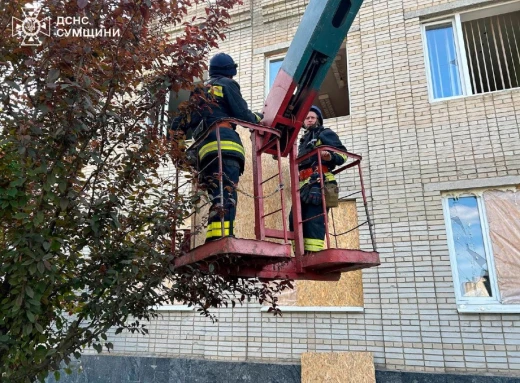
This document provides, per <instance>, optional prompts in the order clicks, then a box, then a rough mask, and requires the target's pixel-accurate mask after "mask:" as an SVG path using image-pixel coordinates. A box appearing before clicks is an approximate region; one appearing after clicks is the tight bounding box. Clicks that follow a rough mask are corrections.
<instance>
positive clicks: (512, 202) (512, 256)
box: [484, 191, 520, 304]
mask: <svg viewBox="0 0 520 383" xmlns="http://www.w3.org/2000/svg"><path fill="white" fill-rule="evenodd" d="M484 201H485V204H486V211H487V221H488V224H489V236H490V238H491V243H492V248H493V257H494V261H495V267H496V273H497V283H498V290H499V292H500V297H501V301H502V303H504V304H513V303H520V279H519V276H520V192H519V191H516V192H513V191H507V192H503V191H487V192H485V193H484Z"/></svg>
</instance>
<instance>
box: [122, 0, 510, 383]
mask: <svg viewBox="0 0 520 383" xmlns="http://www.w3.org/2000/svg"><path fill="white" fill-rule="evenodd" d="M489 3H490V2H489V1H481V0H441V1H439V0H365V2H364V5H363V6H362V8H361V11H360V13H359V15H358V17H357V18H356V21H355V23H354V25H353V27H352V28H351V32H350V33H349V35H348V38H347V49H348V72H349V84H350V95H351V115H350V116H346V117H341V118H337V119H330V120H327V121H326V125H327V126H328V127H330V128H332V129H334V130H335V131H336V132H338V134H339V135H340V138H341V139H342V141H343V142H344V143H345V145H346V146H347V148H348V149H349V150H350V151H352V152H354V153H358V154H361V155H362V156H363V158H364V160H363V170H364V172H365V177H366V180H365V182H366V187H367V188H368V191H369V197H370V199H371V212H372V216H373V220H374V223H375V232H376V240H377V245H378V250H379V252H380V256H381V262H382V264H381V266H379V267H377V268H374V269H368V270H364V271H363V289H364V312H348V309H346V310H345V311H344V312H341V311H339V312H333V311H320V310H321V309H319V308H315V309H309V310H308V311H306V312H285V313H284V315H283V317H281V318H275V317H272V316H271V315H270V314H267V313H265V312H261V311H260V306H258V305H256V304H249V305H245V306H242V307H238V308H235V309H234V310H220V311H218V312H217V316H218V322H216V323H212V322H211V321H210V320H208V319H206V318H203V317H200V316H199V315H198V313H197V312H195V311H181V310H182V308H177V310H178V311H170V312H163V313H162V317H161V318H160V319H159V320H157V321H154V322H152V323H150V327H149V329H150V335H149V336H147V337H141V336H136V335H130V334H123V335H121V336H118V337H114V345H115V352H116V353H122V354H129V355H150V356H168V357H184V358H205V359H213V360H225V361H260V362H276V363H284V362H287V363H294V362H298V361H299V358H300V354H301V353H302V352H306V351H323V352H331V351H349V350H351V351H365V350H366V351H371V352H373V353H374V361H375V364H376V368H379V369H389V370H406V371H422V372H440V373H446V372H457V373H466V372H468V373H476V374H497V375H500V374H508V375H515V376H520V315H519V314H485V313H466V314H464V313H459V312H458V311H457V306H456V302H455V293H454V286H453V279H452V270H451V266H450V258H449V252H448V245H447V237H446V230H445V223H444V216H443V210H442V203H441V194H440V190H441V189H442V187H441V186H442V185H445V184H443V183H445V182H448V183H454V182H457V181H468V182H471V180H475V181H473V182H474V184H475V185H478V184H479V183H480V182H482V180H485V179H487V180H491V181H490V182H491V184H493V183H494V182H495V181H494V180H496V182H497V183H500V182H501V181H500V180H501V178H500V177H504V176H518V175H519V173H520V130H519V122H520V90H519V89H516V90H509V91H502V92H497V93H491V94H485V95H477V96H470V97H465V98H459V99H456V100H450V101H437V102H430V101H429V98H428V89H427V78H426V71H425V64H424V54H423V51H424V50H423V42H422V37H421V22H422V21H423V20H424V19H425V18H426V19H427V18H429V17H433V16H435V15H439V14H443V13H445V12H450V11H453V10H458V9H462V8H464V7H467V6H468V5H469V6H478V5H483V4H489ZM305 4H306V1H302V0H283V1H268V0H245V1H244V5H242V6H240V7H239V8H238V9H237V10H236V11H234V20H233V24H232V26H231V30H230V31H229V33H228V38H227V40H226V41H225V42H224V43H222V44H221V47H220V49H221V50H222V51H226V52H227V53H230V54H231V55H232V56H233V57H234V58H235V60H236V61H237V62H238V63H239V68H238V70H239V73H238V77H237V78H236V80H237V81H238V82H239V83H240V84H241V87H242V93H243V95H244V97H245V98H246V100H247V101H248V102H249V104H250V106H251V109H253V110H261V108H262V106H263V100H264V86H265V85H264V84H265V57H266V56H269V55H270V54H275V53H278V52H279V51H280V50H283V49H284V48H286V47H287V46H288V44H289V43H290V41H291V39H292V36H293V35H294V32H295V30H296V28H297V25H298V21H299V19H300V17H301V15H302V13H303V10H304V7H305ZM517 182H518V181H517ZM340 184H341V186H342V187H343V188H348V185H346V184H345V180H343V183H342V180H341V178H340ZM439 185H441V186H439ZM242 202H244V199H242V200H241V203H242ZM237 224H241V223H237ZM243 224H246V223H243ZM368 238H369V237H368V234H367V232H366V230H362V231H361V233H360V242H361V247H362V248H363V247H364V246H366V245H367V244H368Z"/></svg>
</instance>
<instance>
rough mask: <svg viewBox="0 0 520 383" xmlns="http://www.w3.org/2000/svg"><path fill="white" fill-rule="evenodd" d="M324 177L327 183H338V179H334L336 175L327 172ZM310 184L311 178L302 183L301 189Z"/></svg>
mask: <svg viewBox="0 0 520 383" xmlns="http://www.w3.org/2000/svg"><path fill="white" fill-rule="evenodd" d="M323 176H324V178H325V182H333V181H336V179H335V178H334V174H332V173H331V172H327V173H325V174H323ZM308 182H309V178H307V179H306V180H305V181H300V189H301V188H302V186H303V185H305V184H306V183H308Z"/></svg>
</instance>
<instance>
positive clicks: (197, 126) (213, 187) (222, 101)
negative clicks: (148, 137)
mask: <svg viewBox="0 0 520 383" xmlns="http://www.w3.org/2000/svg"><path fill="white" fill-rule="evenodd" d="M237 67H238V65H237V64H235V62H234V61H233V58H232V57H231V56H229V55H228V54H225V53H218V54H216V55H215V56H213V57H212V58H211V60H210V63H209V76H210V79H209V80H208V81H207V82H206V83H205V84H204V87H203V88H202V92H203V93H204V97H203V98H200V99H199V105H198V106H199V107H198V111H196V112H193V113H191V115H190V118H189V119H188V118H186V116H183V115H180V116H178V117H177V118H176V119H175V120H174V121H173V124H172V130H173V131H176V130H182V131H183V132H184V133H186V132H187V131H188V130H190V129H191V130H194V134H193V135H194V137H193V138H194V139H195V140H196V139H197V138H198V137H201V136H202V135H203V134H205V133H207V130H208V129H209V128H211V127H212V126H213V125H214V124H217V125H218V128H217V129H218V130H219V132H220V145H221V153H222V180H223V190H220V182H219V177H218V175H219V162H218V158H217V157H218V143H217V133H216V129H215V130H213V131H212V132H211V133H209V135H208V137H206V138H205V139H204V141H202V143H201V144H200V145H199V146H198V148H197V154H196V155H197V156H198V162H197V163H198V170H199V173H200V178H199V180H200V181H202V183H203V185H204V186H205V187H206V188H207V191H208V194H209V196H210V199H211V207H210V214H209V219H208V227H207V233H206V242H209V241H213V240H215V239H219V238H221V237H222V221H221V214H222V213H223V214H224V236H233V235H234V230H235V227H234V226H235V225H234V224H235V216H236V208H237V197H238V196H237V191H236V187H237V185H238V181H239V177H240V176H241V175H242V173H243V172H244V164H245V150H244V147H243V145H242V141H241V139H240V136H239V135H238V133H237V132H236V125H235V124H231V123H229V122H228V121H222V119H225V118H236V119H239V120H244V121H247V122H252V123H259V122H260V120H261V119H262V115H261V114H260V113H253V112H251V111H250V110H249V109H248V106H247V103H246V101H245V100H244V98H243V97H242V94H241V93H240V85H238V83H237V82H236V81H234V80H233V76H235V75H236V74H237ZM197 91H200V90H196V91H195V92H197ZM193 95H194V94H193V93H192V96H193ZM190 98H191V97H190ZM188 121H189V122H188ZM221 193H223V196H224V198H223V200H224V205H223V206H220V202H221V198H220V196H221Z"/></svg>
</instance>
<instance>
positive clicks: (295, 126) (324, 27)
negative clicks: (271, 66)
mask: <svg viewBox="0 0 520 383" xmlns="http://www.w3.org/2000/svg"><path fill="white" fill-rule="evenodd" d="M362 3H363V0H310V1H309V4H308V5H307V9H306V10H305V13H304V15H303V18H302V20H301V22H300V25H299V27H298V30H297V31H296V34H295V36H294V39H293V41H292V43H291V46H290V47H289V50H288V52H287V55H286V56H285V58H284V60H283V63H282V67H281V68H280V71H279V72H278V75H277V76H276V78H275V80H274V84H273V86H272V88H271V90H270V91H269V94H268V95H267V98H266V101H265V106H264V110H263V114H264V119H263V121H262V123H263V124H265V125H267V126H270V127H272V128H275V129H278V130H280V131H281V132H282V137H281V141H280V143H281V151H282V156H283V157H286V156H287V155H288V154H289V153H290V151H291V148H292V145H293V143H294V141H295V140H296V137H297V136H298V132H299V130H300V127H301V126H302V123H303V120H304V119H305V116H306V115H307V113H308V111H309V109H310V107H311V106H312V103H313V101H314V98H315V97H316V95H317V94H318V92H319V89H320V87H321V84H322V83H323V80H324V79H325V76H326V74H327V72H328V70H329V68H330V66H331V65H332V63H333V62H334V59H335V58H336V55H337V53H338V51H339V49H340V47H341V44H342V43H343V40H344V39H345V37H346V35H347V32H348V30H349V29H350V27H351V25H352V23H353V21H354V18H355V17H356V15H357V13H358V11H359V8H360V7H361V4H362ZM269 141H270V140H269V137H266V139H264V143H267V142H269ZM266 153H268V154H273V155H276V150H275V148H274V146H273V147H272V148H269V149H268V150H266Z"/></svg>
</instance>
